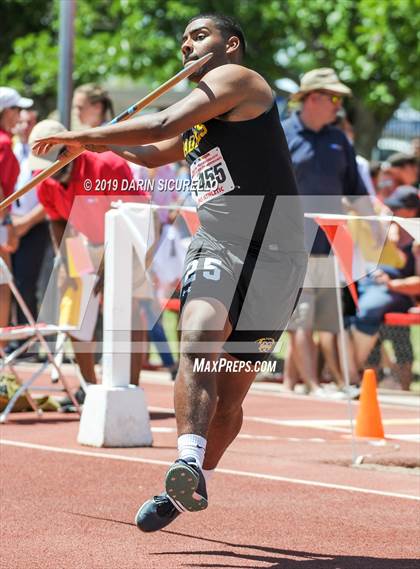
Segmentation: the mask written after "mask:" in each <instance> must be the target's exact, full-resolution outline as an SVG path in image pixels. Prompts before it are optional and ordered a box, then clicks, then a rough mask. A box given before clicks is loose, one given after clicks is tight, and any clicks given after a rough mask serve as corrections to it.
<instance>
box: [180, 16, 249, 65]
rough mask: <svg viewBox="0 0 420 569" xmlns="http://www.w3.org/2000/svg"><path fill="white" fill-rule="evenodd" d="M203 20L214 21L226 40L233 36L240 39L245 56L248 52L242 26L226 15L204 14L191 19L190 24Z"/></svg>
mask: <svg viewBox="0 0 420 569" xmlns="http://www.w3.org/2000/svg"><path fill="white" fill-rule="evenodd" d="M201 19H208V20H212V21H213V22H214V24H215V25H216V27H217V29H218V30H219V31H220V33H221V34H222V36H223V38H224V39H226V40H227V39H229V38H230V37H231V36H236V37H237V38H239V42H240V44H241V51H242V55H243V56H244V55H245V52H246V40H245V35H244V32H243V31H242V28H241V26H240V24H239V23H238V22H237V21H236V20H235V19H234V18H232V17H231V16H225V15H224V14H216V13H209V14H207V13H203V14H198V15H197V16H194V18H191V20H190V21H189V22H188V24H191V22H194V21H195V20H201Z"/></svg>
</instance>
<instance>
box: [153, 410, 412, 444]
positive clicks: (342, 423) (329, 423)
mask: <svg viewBox="0 0 420 569" xmlns="http://www.w3.org/2000/svg"><path fill="white" fill-rule="evenodd" d="M149 410H150V411H152V412H156V413H173V414H174V413H175V411H174V409H171V408H170V407H149ZM244 421H251V422H253V423H264V424H266V425H277V426H280V427H304V428H307V429H317V430H321V431H332V432H334V433H345V434H349V433H350V426H349V420H348V419H270V418H266V417H252V416H247V415H244ZM382 423H383V425H384V426H386V427H388V426H398V425H400V426H401V425H402V426H404V425H420V419H418V418H416V417H406V418H400V419H383V420H382ZM386 438H387V439H396V440H398V439H401V440H404V441H407V442H412V443H416V442H418V441H419V439H418V438H416V437H415V436H414V435H401V436H400V435H395V434H394V435H392V434H388V433H387V434H386Z"/></svg>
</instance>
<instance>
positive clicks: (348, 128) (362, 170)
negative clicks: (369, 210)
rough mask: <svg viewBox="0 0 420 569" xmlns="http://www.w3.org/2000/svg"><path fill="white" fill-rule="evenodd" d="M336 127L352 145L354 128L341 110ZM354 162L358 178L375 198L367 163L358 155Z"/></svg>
mask: <svg viewBox="0 0 420 569" xmlns="http://www.w3.org/2000/svg"><path fill="white" fill-rule="evenodd" d="M336 126H337V127H338V128H341V130H342V131H343V132H344V134H345V135H346V136H347V138H348V140H349V142H350V144H351V145H354V128H353V125H352V123H351V121H350V120H349V118H348V117H347V115H346V113H345V111H344V110H343V109H342V110H341V113H340V116H339V118H338V119H337V122H336ZM356 162H357V168H358V170H359V174H360V177H361V178H362V180H363V183H364V185H365V187H366V189H367V191H368V192H369V194H370V195H371V196H375V187H374V185H373V181H372V178H371V175H370V167H369V161H368V160H366V158H364V157H363V156H361V155H360V154H357V155H356Z"/></svg>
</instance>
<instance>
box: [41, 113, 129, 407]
mask: <svg viewBox="0 0 420 569" xmlns="http://www.w3.org/2000/svg"><path fill="white" fill-rule="evenodd" d="M64 130H66V129H65V127H64V126H63V125H61V124H60V123H58V122H56V121H52V120H46V121H41V122H40V123H38V124H37V125H36V126H35V128H34V129H33V131H32V133H31V136H30V142H31V143H32V142H33V141H34V140H36V139H38V138H42V137H44V136H47V135H51V134H57V133H58V132H63V131H64ZM63 150H64V147H55V148H54V149H53V150H51V151H50V152H49V153H48V154H46V155H45V156H43V157H42V158H41V157H37V156H34V155H32V154H31V156H30V165H31V167H32V168H33V169H42V168H45V167H48V166H49V165H50V164H51V163H53V162H54V161H55V160H56V159H57V157H58V156H59V154H60V152H62V151H63ZM117 162H118V164H117ZM85 179H90V180H92V181H94V180H96V179H103V180H111V179H112V180H113V179H119V180H122V179H128V180H131V179H132V178H131V171H130V169H129V167H128V165H127V163H126V162H125V160H123V159H120V158H119V157H117V156H114V160H113V162H112V164H108V163H107V161H104V160H103V159H101V158H100V157H98V156H97V155H96V154H93V153H91V152H84V153H83V154H82V155H80V156H79V157H77V158H76V159H75V160H74V161H73V162H71V163H70V164H68V165H67V166H65V167H64V168H62V169H61V170H60V171H58V172H57V173H56V174H54V175H53V176H52V177H51V178H48V179H46V180H44V181H43V182H41V183H40V184H39V186H38V188H37V189H38V197H39V200H40V202H41V203H42V204H43V206H44V208H45V211H46V213H47V215H48V217H49V219H50V221H51V229H52V237H53V241H54V244H55V248H56V251H57V253H58V251H59V246H60V243H61V241H62V239H63V237H64V236H65V231H66V232H67V233H66V237H68V236H69V235H70V236H75V235H80V236H81V238H82V239H83V241H84V242H86V243H87V248H88V250H89V254H90V256H91V258H92V260H94V259H97V258H102V255H103V242H104V216H105V213H106V212H107V211H108V210H109V208H110V205H111V202H112V201H113V200H115V196H114V195H101V196H97V195H90V194H88V197H85V196H83V195H80V194H83V186H82V181H83V180H85ZM93 265H94V266H95V268H96V269H97V268H98V262H96V263H95V262H94V261H93ZM87 276H90V275H87ZM60 281H61V284H62V289H64V290H65V291H66V301H67V302H68V303H69V304H70V305H71V303H72V301H74V302H75V304H77V298H79V300H80V295H81V290H82V286H83V281H82V279H80V278H77V279H76V278H72V277H71V276H70V271H69V265H68V259H67V254H66V247H62V248H61V268H60ZM85 284H86V283H85ZM62 306H63V305H62ZM71 308H73V307H71ZM98 310H99V297H98V295H93V294H92V295H91V297H90V299H89V304H88V307H87V308H86V313H85V315H84V318H83V324H82V327H81V329H80V330H79V331H77V332H75V333H72V338H73V339H75V340H78V341H79V343H78V344H77V348H76V349H75V354H76V359H77V363H78V364H79V367H80V370H81V373H82V375H83V377H84V378H85V380H86V381H87V382H88V383H96V382H97V378H96V374H95V368H94V354H93V353H92V351H89V350H87V349H85V348H84V347H83V343H84V342H87V341H90V340H92V336H93V331H94V327H95V323H96V319H97V315H98ZM133 336H134V335H133ZM132 363H133V362H132ZM135 363H136V365H137V366H138V360H136V362H135ZM139 371H140V370H139V368H138V367H137V368H136V367H135V366H133V368H132V378H131V380H132V382H133V383H138V376H139ZM77 397H78V399H79V400H80V402H83V400H84V393H83V390H79V392H78V394H77Z"/></svg>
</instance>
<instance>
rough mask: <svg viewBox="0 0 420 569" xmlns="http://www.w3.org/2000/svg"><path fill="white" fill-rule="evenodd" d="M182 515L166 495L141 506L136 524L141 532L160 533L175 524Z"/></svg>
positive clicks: (154, 498) (155, 497) (156, 497)
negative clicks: (159, 531) (172, 523)
mask: <svg viewBox="0 0 420 569" xmlns="http://www.w3.org/2000/svg"><path fill="white" fill-rule="evenodd" d="M180 513H181V512H180V511H179V510H177V509H176V507H175V506H174V504H173V503H172V501H171V500H170V499H169V497H168V496H167V495H166V494H160V495H159V496H154V497H153V498H152V499H151V500H147V502H145V503H144V504H143V505H142V506H140V508H139V511H138V512H137V514H136V519H135V522H136V525H137V527H138V528H139V530H141V531H144V532H152V531H158V530H160V529H163V528H164V527H166V526H167V525H169V524H170V523H171V522H173V521H174V520H175V519H176V518H177V517H178V516H179V514H180Z"/></svg>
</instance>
